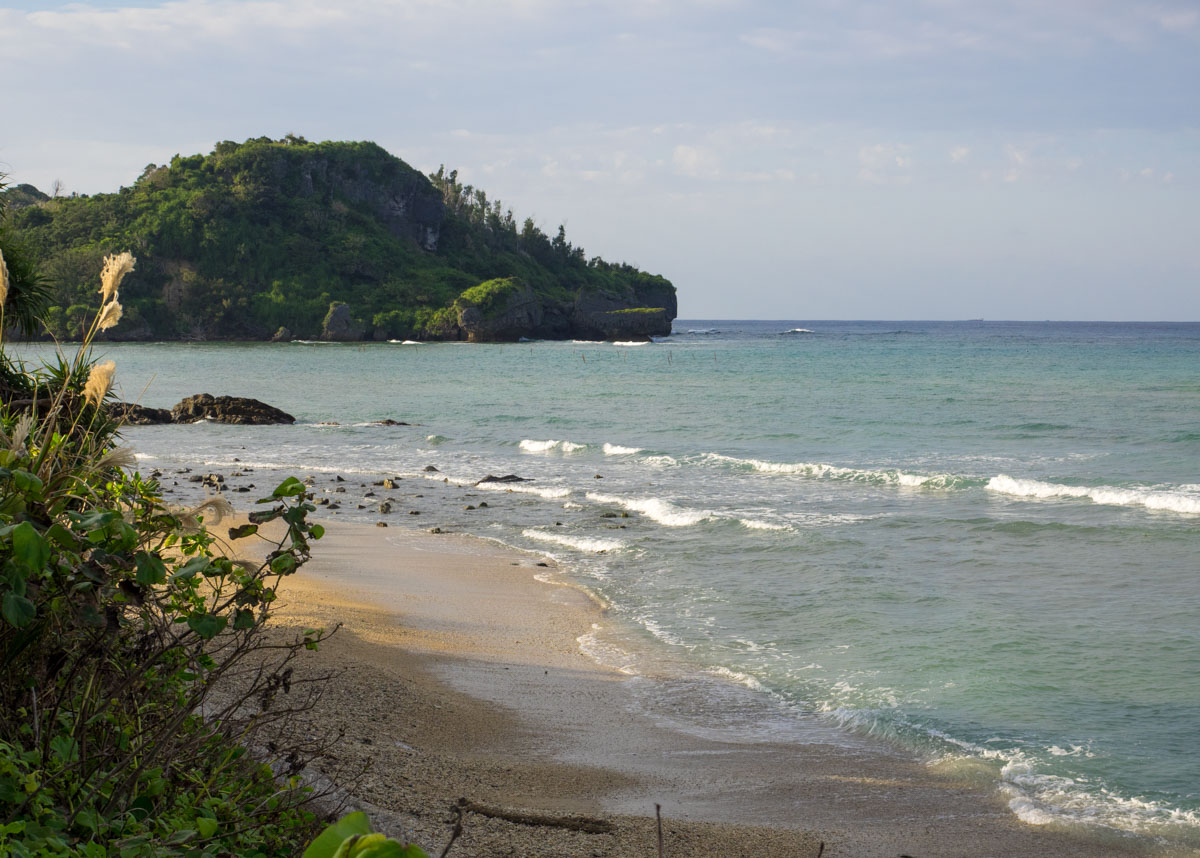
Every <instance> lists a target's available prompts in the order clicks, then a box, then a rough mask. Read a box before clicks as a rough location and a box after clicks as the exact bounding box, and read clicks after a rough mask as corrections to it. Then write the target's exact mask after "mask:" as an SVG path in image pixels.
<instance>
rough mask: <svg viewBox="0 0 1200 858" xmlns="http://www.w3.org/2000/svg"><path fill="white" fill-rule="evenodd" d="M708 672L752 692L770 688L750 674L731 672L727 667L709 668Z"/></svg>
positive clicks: (737, 671)
mask: <svg viewBox="0 0 1200 858" xmlns="http://www.w3.org/2000/svg"><path fill="white" fill-rule="evenodd" d="M708 672H709V673H711V674H713V675H715V676H720V677H722V678H724V679H728V680H731V681H732V682H736V683H737V684H738V685H744V686H746V688H749V689H750V690H752V691H768V688H767V687H766V686H765V685H763V684H762V683H761V682H759V681H758V680H757V679H755V678H754V677H753V676H751V675H750V674H748V673H742V672H741V671H739V670H730V669H729V668H727V667H721V666H718V667H711V668H709V669H708Z"/></svg>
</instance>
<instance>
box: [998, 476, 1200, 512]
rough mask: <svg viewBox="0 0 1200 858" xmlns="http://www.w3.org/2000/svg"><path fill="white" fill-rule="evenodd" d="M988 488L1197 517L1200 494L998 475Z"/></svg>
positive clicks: (1036, 496) (1031, 495) (1013, 493)
mask: <svg viewBox="0 0 1200 858" xmlns="http://www.w3.org/2000/svg"><path fill="white" fill-rule="evenodd" d="M987 488H988V489H989V490H990V491H993V492H997V493H999V494H1005V495H1012V496H1013V497H1022V498H1036V499H1039V500H1049V499H1054V498H1079V499H1083V500H1090V501H1092V502H1093V503H1098V504H1105V505H1107V506H1141V507H1145V508H1146V509H1152V510H1161V511H1166V512H1178V513H1184V514H1189V515H1200V494H1196V493H1188V492H1183V491H1162V490H1154V489H1122V488H1115V487H1113V486H1069V485H1063V484H1062V483H1046V482H1042V481H1041V480H1024V479H1018V478H1016V477H1010V476H1008V475H1007V474H1000V475H999V476H996V477H992V478H991V479H990V480H988V484H987Z"/></svg>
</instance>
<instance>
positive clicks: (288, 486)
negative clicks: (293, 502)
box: [271, 477, 308, 498]
mask: <svg viewBox="0 0 1200 858" xmlns="http://www.w3.org/2000/svg"><path fill="white" fill-rule="evenodd" d="M306 491H308V486H306V485H304V483H302V482H300V481H299V480H298V479H296V478H295V477H288V478H287V479H286V480H284V481H283V482H282V483H280V484H279V485H278V486H276V487H275V491H273V492H271V497H274V498H294V497H295V496H296V495H302V494H304V493H305V492H306Z"/></svg>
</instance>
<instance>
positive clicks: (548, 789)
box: [276, 521, 1146, 858]
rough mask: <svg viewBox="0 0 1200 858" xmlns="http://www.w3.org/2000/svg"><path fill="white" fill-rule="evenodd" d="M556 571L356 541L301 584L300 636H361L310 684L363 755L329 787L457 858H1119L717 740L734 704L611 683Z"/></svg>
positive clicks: (336, 533) (982, 813) (822, 758)
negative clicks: (658, 819) (456, 823)
mask: <svg viewBox="0 0 1200 858" xmlns="http://www.w3.org/2000/svg"><path fill="white" fill-rule="evenodd" d="M546 564H547V561H545V560H544V558H542V557H540V556H538V555H532V554H525V553H521V552H516V551H512V550H509V549H506V548H503V547H501V546H498V545H494V544H492V543H489V542H486V541H483V540H478V539H474V538H472V537H468V536H465V535H460V534H433V533H428V532H425V531H418V530H415V529H408V528H398V527H390V528H377V527H370V526H365V525H361V524H351V523H346V522H340V521H331V522H328V532H327V534H326V536H325V538H324V539H322V540H321V541H320V543H318V544H317V545H316V547H315V551H314V557H313V560H312V561H311V562H310V563H309V564H308V565H307V566H306V567H304V569H303V570H302V572H301V573H300V574H298V575H295V576H293V577H291V578H290V579H288V580H287V582H286V585H285V587H284V589H283V592H282V598H281V602H282V607H281V610H280V611H279V612H278V614H277V621H276V622H277V624H278V627H279V628H280V629H281V630H287V629H292V628H295V627H302V626H319V627H325V628H332V627H333V626H334V625H336V624H339V623H340V624H341V625H342V628H341V630H340V631H339V632H338V633H337V634H336V635H335V636H334V637H333V638H332V639H331V640H329V641H327V642H326V643H325V644H323V645H322V647H321V649H320V651H319V652H317V653H315V654H312V655H311V657H306V658H303V659H301V660H300V661H301V666H300V667H299V671H300V672H301V673H307V674H310V675H311V674H317V673H321V672H322V671H326V672H331V673H333V674H334V678H333V680H332V681H331V682H330V683H329V686H328V688H327V689H326V692H325V694H324V696H323V698H322V700H321V702H320V703H319V705H318V707H317V708H316V709H314V710H313V711H312V712H311V713H309V714H308V715H307V716H306V717H307V718H308V719H311V721H312V722H313V723H314V724H320V725H322V727H324V728H329V727H330V726H334V727H336V728H338V729H343V730H344V731H345V735H344V739H343V740H342V741H341V742H340V743H338V745H337V746H336V747H335V748H334V749H333V750H332V752H331V753H330V754H328V755H327V756H326V757H325V758H324V759H322V760H319V761H318V762H317V764H316V768H317V769H320V770H324V771H331V772H332V771H334V770H336V769H339V768H340V769H341V770H342V771H351V770H358V769H361V768H363V767H364V766H365V767H367V771H366V773H365V774H364V775H362V776H361V777H358V778H356V779H354V780H353V782H351V783H347V784H346V786H347V787H348V788H349V789H350V791H351V792H352V793H353V795H354V797H355V799H356V800H359V801H362V802H365V803H366V804H367V806H369V807H372V808H374V809H376V816H377V818H378V819H379V824H380V826H381V827H383V828H387V829H391V830H392V833H394V834H397V835H401V836H406V837H409V838H411V839H413V840H415V841H416V842H418V843H420V844H421V845H423V846H424V847H425V848H426V849H427V850H430V851H432V852H433V853H434V854H437V853H438V852H440V851H441V848H442V846H443V845H444V844H445V843H446V841H447V840H448V839H449V836H450V832H451V828H452V820H453V818H454V813H453V812H452V809H451V808H452V806H453V805H454V804H455V803H456V802H459V801H460V800H461V799H465V800H467V802H468V803H469V805H468V806H469V808H470V809H469V810H468V811H467V812H466V813H465V814H463V828H464V833H463V835H462V836H461V838H460V839H459V840H458V841H457V842H456V843H455V844H454V847H453V850H452V852H451V854H452V855H460V856H485V855H487V856H491V855H560V856H605V855H612V856H617V855H634V854H639V855H653V854H655V851H656V828H655V820H654V814H655V805H656V804H658V805H661V808H662V814H663V832H664V841H665V844H664V845H665V854H667V855H670V856H700V855H718V854H720V855H746V856H750V855H754V856H765V855H771V856H816V855H817V854H818V852H819V851H820V850H821V848H822V847H821V844H822V843H823V844H824V854H825V855H831V856H839V855H841V856H899V855H910V856H1017V855H1062V856H1081V858H1082V856H1116V855H1137V854H1146V853H1144V852H1143V851H1140V850H1139V849H1138V848H1137V847H1136V846H1135V845H1134V844H1132V843H1130V842H1129V841H1128V840H1125V839H1114V840H1107V841H1098V840H1096V839H1094V838H1088V839H1082V838H1081V837H1080V836H1078V834H1075V833H1071V832H1065V831H1061V830H1053V829H1051V828H1049V827H1037V826H1031V825H1026V824H1024V823H1021V822H1020V821H1019V820H1017V818H1016V817H1015V816H1014V815H1013V814H1012V813H1011V811H1010V810H1009V809H1008V808H1007V807H1006V806H1005V804H1004V800H1003V798H1002V797H1001V796H999V795H998V794H996V793H995V790H994V788H993V787H992V786H990V785H989V784H988V783H987V782H986V781H985V780H980V781H976V782H971V781H969V780H963V779H961V777H962V776H961V775H960V776H959V777H958V778H953V777H948V776H944V775H941V774H938V773H936V772H934V771H932V770H931V769H930V768H929V767H927V766H925V765H922V764H921V763H919V762H918V761H915V760H912V759H911V758H909V757H906V756H905V755H903V754H901V753H899V752H895V751H892V750H890V749H888V748H887V747H886V746H883V745H880V744H878V743H875V742H868V741H865V740H861V739H856V738H854V737H852V736H847V735H845V734H844V733H842V732H840V731H833V730H831V729H830V728H828V727H826V726H824V725H821V724H817V723H814V724H812V725H800V726H799V727H798V728H797V729H796V730H794V731H791V732H788V733H786V734H784V736H783V738H782V739H779V738H778V737H777V736H776V735H774V734H771V735H764V734H766V733H767V732H768V731H765V730H763V731H758V732H756V731H755V730H754V729H753V727H754V724H753V723H752V722H753V720H754V718H755V717H756V714H755V713H754V712H753V711H748V712H747V713H746V719H747V722H748V723H747V724H745V725H740V728H737V729H735V728H734V727H730V726H729V725H728V724H723V725H711V724H706V722H705V718H704V708H705V699H706V697H708V696H709V695H711V694H719V693H725V690H726V689H722V688H721V685H722V684H723V685H725V686H730V685H732V684H731V683H727V682H724V681H723V680H722V681H721V682H720V683H717V682H716V681H714V682H713V683H703V682H696V681H685V680H681V679H678V678H673V677H669V676H664V677H655V676H650V677H645V676H634V675H629V674H627V673H623V672H621V671H619V670H616V669H612V668H609V667H605V666H602V665H600V664H599V663H598V662H597V661H596V660H594V659H593V658H591V657H589V656H588V655H586V654H585V653H584V651H583V649H582V648H581V645H580V642H581V639H583V640H585V641H586V640H588V636H589V635H592V634H594V633H595V632H596V630H597V629H601V630H602V629H603V628H604V626H605V624H606V623H608V622H609V620H608V619H607V618H606V617H605V615H604V611H603V608H602V606H601V605H599V604H598V603H597V602H595V601H594V600H593V599H592V598H591V597H590V596H589V595H588V594H586V593H585V592H584V591H582V590H581V589H578V588H577V587H574V586H571V584H570V579H569V578H568V577H566V575H565V574H564V573H565V571H566V570H558V569H555V568H553V566H552V565H549V566H548V565H546Z"/></svg>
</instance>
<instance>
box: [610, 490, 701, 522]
mask: <svg viewBox="0 0 1200 858" xmlns="http://www.w3.org/2000/svg"><path fill="white" fill-rule="evenodd" d="M587 499H588V500H590V501H592V502H594V503H609V504H616V505H618V506H623V507H625V509H629V510H633V511H634V512H640V513H641V514H642V515H644V516H646V517H647V518H650V519H653V520H654V521H657V522H658V523H659V524H661V525H665V526H666V527H688V526H689V525H693V524H699V523H700V522H702V521H707V520H708V519H711V518H714V514H713V513H712V512H711V511H709V510H696V509H683V508H680V507H677V506H675V504H673V503H671V502H670V501H667V500H663V499H662V498H623V497H619V496H617V495H604V494H599V493H596V492H588V493H587Z"/></svg>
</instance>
